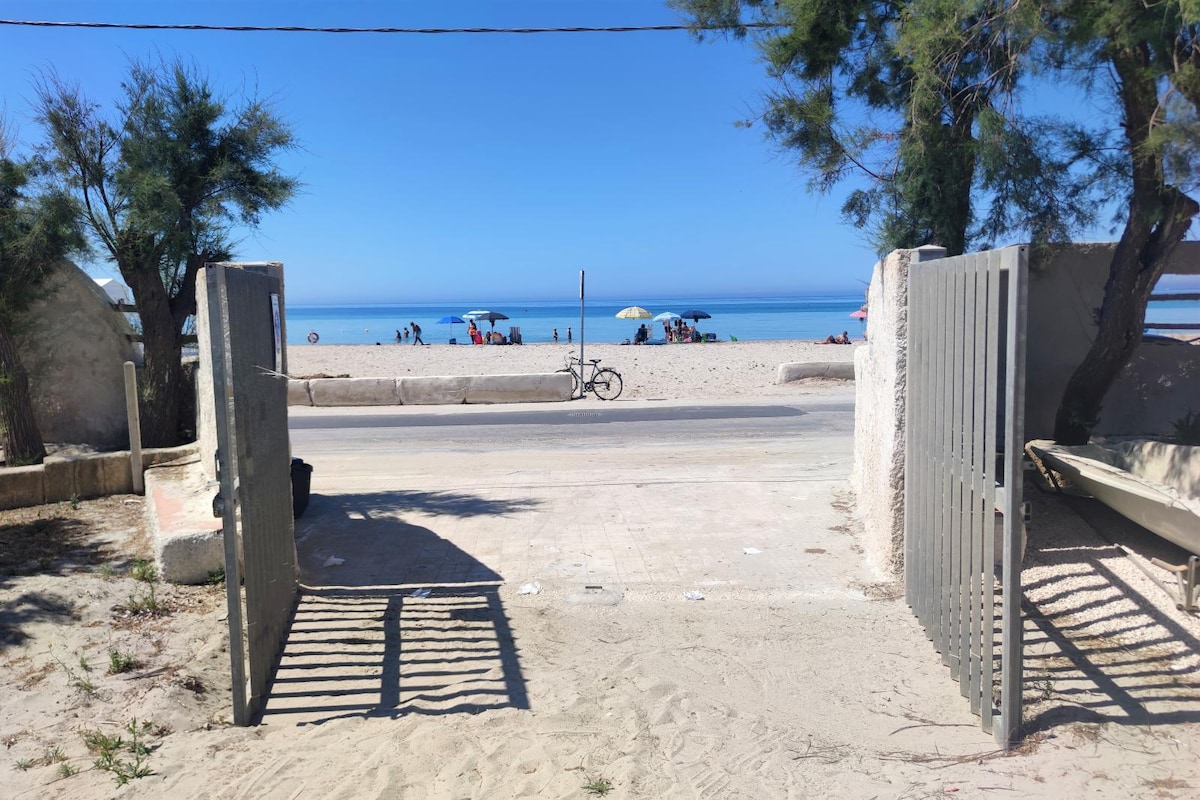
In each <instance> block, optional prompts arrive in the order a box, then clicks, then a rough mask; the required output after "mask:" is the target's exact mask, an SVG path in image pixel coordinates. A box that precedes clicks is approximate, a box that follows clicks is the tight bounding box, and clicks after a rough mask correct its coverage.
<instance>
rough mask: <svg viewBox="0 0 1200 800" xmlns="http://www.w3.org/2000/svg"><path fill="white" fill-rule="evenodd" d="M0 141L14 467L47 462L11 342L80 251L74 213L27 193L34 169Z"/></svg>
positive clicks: (4, 339) (7, 440) (6, 372)
mask: <svg viewBox="0 0 1200 800" xmlns="http://www.w3.org/2000/svg"><path fill="white" fill-rule="evenodd" d="M2 145H3V143H2V142H0V441H3V443H4V454H5V459H6V460H7V462H8V463H9V464H10V465H13V464H38V463H41V461H42V459H44V458H45V457H46V449H45V446H44V445H43V444H42V436H41V433H40V432H39V431H38V426H37V421H36V420H35V419H34V416H33V402H32V400H31V399H30V394H29V375H28V373H27V372H26V371H25V367H24V366H23V365H22V363H21V357H20V353H18V352H17V346H16V341H15V333H16V326H18V325H19V324H20V318H21V314H22V313H23V312H25V311H26V310H28V308H29V306H30V304H31V303H32V302H33V301H34V300H36V299H37V298H38V296H39V290H40V289H41V288H42V286H43V284H44V282H45V279H46V276H47V274H48V272H49V270H50V268H51V267H52V266H53V265H54V264H55V263H56V262H58V261H60V260H62V259H63V258H64V257H65V256H66V255H67V254H69V253H70V252H71V251H73V250H76V249H78V248H80V247H82V246H83V236H82V234H81V232H80V230H79V228H78V226H77V224H76V209H75V208H74V204H73V203H72V201H71V199H70V198H69V197H67V196H65V195H63V194H61V193H47V194H43V195H41V196H38V197H34V198H31V197H29V196H28V195H27V194H26V190H27V187H28V185H29V182H30V177H31V174H32V173H33V171H34V167H35V165H34V164H31V163H29V162H19V161H15V160H13V159H11V158H9V157H8V156H7V155H6V154H5V153H4V148H3V147H2Z"/></svg>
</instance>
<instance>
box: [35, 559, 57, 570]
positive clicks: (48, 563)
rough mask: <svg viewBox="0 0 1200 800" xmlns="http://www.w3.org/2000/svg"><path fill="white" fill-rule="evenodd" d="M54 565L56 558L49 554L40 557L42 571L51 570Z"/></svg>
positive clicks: (39, 563)
mask: <svg viewBox="0 0 1200 800" xmlns="http://www.w3.org/2000/svg"><path fill="white" fill-rule="evenodd" d="M53 566H54V559H52V558H50V557H49V556H42V557H41V558H39V559H38V569H39V570H41V571H42V572H49V571H50V568H51V567H53Z"/></svg>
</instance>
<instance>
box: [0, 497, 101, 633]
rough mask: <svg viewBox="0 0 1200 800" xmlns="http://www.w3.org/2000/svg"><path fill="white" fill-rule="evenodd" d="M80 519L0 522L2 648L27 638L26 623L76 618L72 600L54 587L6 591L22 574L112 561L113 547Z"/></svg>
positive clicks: (72, 569) (61, 571)
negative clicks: (12, 592) (47, 590)
mask: <svg viewBox="0 0 1200 800" xmlns="http://www.w3.org/2000/svg"><path fill="white" fill-rule="evenodd" d="M93 533H94V527H93V526H92V525H91V524H89V523H87V522H85V521H83V520H79V519H75V518H69V517H68V518H62V517H46V518H39V519H33V520H30V521H29V522H17V523H8V524H4V525H0V591H4V595H3V596H0V651H3V650H5V649H7V648H9V647H12V646H14V645H19V644H22V643H23V642H25V641H27V640H28V639H29V635H28V634H27V633H26V632H25V630H24V626H26V625H28V624H30V623H34V622H46V621H60V622H61V621H67V620H73V619H77V617H76V612H75V610H74V605H73V603H72V602H71V601H70V600H69V599H67V598H65V597H63V596H61V595H59V594H56V593H53V592H46V591H26V592H21V594H19V595H16V596H14V597H9V596H7V595H8V592H7V591H6V590H9V589H11V588H12V587H13V585H14V584H15V583H16V582H17V579H18V578H20V577H21V576H27V575H57V576H63V575H70V574H73V573H76V572H78V571H80V570H90V569H92V568H94V567H96V566H97V565H99V564H104V563H110V564H111V563H113V559H114V557H115V556H117V553H116V551H115V550H114V549H113V547H112V546H111V545H110V544H109V543H108V542H105V541H101V540H98V539H96V538H95V537H94V536H93Z"/></svg>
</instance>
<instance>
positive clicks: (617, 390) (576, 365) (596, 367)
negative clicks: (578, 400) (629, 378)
mask: <svg viewBox="0 0 1200 800" xmlns="http://www.w3.org/2000/svg"><path fill="white" fill-rule="evenodd" d="M589 368H590V372H589ZM559 372H569V373H571V396H572V397H583V394H582V393H581V392H580V391H579V386H580V384H582V385H583V391H584V392H592V393H593V394H595V395H596V397H599V398H600V399H601V400H616V399H617V398H618V397H620V396H621V390H622V389H623V388H625V384H624V383H622V381H621V373H619V372H617V371H616V370H615V369H611V368H609V367H605V368H604V369H601V368H600V359H598V358H589V359H588V361H587V367H584V368H583V369H580V361H579V359H578V358H576V357H575V356H567V365H566V367H564V368H563V369H560V370H559ZM584 375H587V376H588V377H587V378H586V380H585V379H584Z"/></svg>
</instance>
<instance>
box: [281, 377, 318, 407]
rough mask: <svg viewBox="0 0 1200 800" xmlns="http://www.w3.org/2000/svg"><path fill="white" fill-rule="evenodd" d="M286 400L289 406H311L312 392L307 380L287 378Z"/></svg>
mask: <svg viewBox="0 0 1200 800" xmlns="http://www.w3.org/2000/svg"><path fill="white" fill-rule="evenodd" d="M287 401H288V405H289V406H311V405H312V404H313V401H312V393H311V392H310V391H309V388H308V381H296V380H290V379H289V380H288V384H287Z"/></svg>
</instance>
